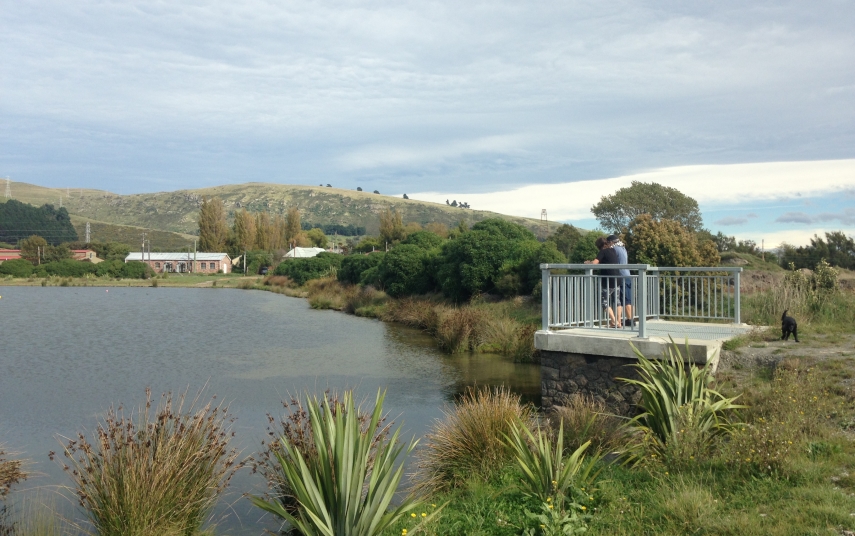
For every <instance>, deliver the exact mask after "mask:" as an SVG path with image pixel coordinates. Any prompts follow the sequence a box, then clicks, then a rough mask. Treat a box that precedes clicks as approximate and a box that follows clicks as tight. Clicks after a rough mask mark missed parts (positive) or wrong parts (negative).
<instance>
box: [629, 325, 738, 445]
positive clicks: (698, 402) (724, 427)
mask: <svg viewBox="0 0 855 536" xmlns="http://www.w3.org/2000/svg"><path fill="white" fill-rule="evenodd" d="M633 350H634V351H635V354H636V355H637V356H638V361H637V363H635V364H634V365H633V367H635V369H636V370H637V371H638V374H639V376H640V378H639V379H637V380H636V379H626V378H622V380H623V381H625V382H626V383H629V384H631V385H635V386H637V387H639V388H640V389H641V401H640V402H639V404H638V405H639V407H640V408H641V409H642V410H643V412H642V413H641V414H640V415H637V416H636V417H634V418H633V419H631V420H630V421H629V422H628V425H629V426H630V428H631V429H634V430H636V431H637V432H639V433H640V434H641V435H642V441H643V444H642V446H644V447H649V448H650V449H652V450H653V451H654V454H656V455H659V456H663V457H665V458H667V459H668V460H672V461H675V462H681V461H684V460H689V459H691V458H690V457H698V456H700V455H703V454H706V453H707V450H708V448H709V446H710V444H711V443H712V441H713V440H714V439H715V438H716V436H719V435H722V434H727V433H729V432H730V431H731V429H732V427H731V423H730V422H729V420H728V417H729V415H730V414H732V413H733V411H734V410H736V409H739V408H742V407H744V406H740V405H737V404H735V403H734V401H735V400H736V398H735V397H734V398H727V397H725V396H724V395H722V394H720V393H719V392H717V391H715V390H713V389H712V386H711V384H712V382H713V377H712V370H711V369H710V366H709V364H707V365H705V366H704V367H703V368H701V367H696V366H694V365H691V364H688V365H687V364H686V363H685V362H684V360H683V356H682V354H681V353H680V348H679V347H678V346H677V344H676V343H674V342H673V341H671V346H669V347H668V350H667V352H666V355H665V356H664V357H665V359H663V360H650V359H647V358H646V357H645V356H644V355H643V354H642V353H641V352H639V351H638V349H636V348H635V347H634V346H633ZM686 353H687V355H688V347H687V351H686ZM686 369H688V372H687V370H686Z"/></svg>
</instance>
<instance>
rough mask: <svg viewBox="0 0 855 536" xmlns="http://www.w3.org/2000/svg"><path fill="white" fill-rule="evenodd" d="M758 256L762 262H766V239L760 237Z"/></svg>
mask: <svg viewBox="0 0 855 536" xmlns="http://www.w3.org/2000/svg"><path fill="white" fill-rule="evenodd" d="M760 257H761V258H762V259H763V262H766V239H765V238H761V239H760Z"/></svg>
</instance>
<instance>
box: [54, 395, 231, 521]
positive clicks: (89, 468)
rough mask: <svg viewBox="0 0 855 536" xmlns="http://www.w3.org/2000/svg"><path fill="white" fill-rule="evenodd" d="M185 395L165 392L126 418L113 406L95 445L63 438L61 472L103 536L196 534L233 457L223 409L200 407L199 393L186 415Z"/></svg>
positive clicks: (226, 478) (228, 476) (80, 437)
mask: <svg viewBox="0 0 855 536" xmlns="http://www.w3.org/2000/svg"><path fill="white" fill-rule="evenodd" d="M185 395H186V393H184V394H181V395H179V396H178V397H177V398H173V396H172V395H171V394H166V395H163V397H162V398H161V400H160V403H159V404H158V405H157V406H156V407H154V408H153V407H152V400H151V390H149V389H147V390H146V403H145V405H144V406H142V407H140V408H139V409H137V410H136V411H135V412H133V413H132V415H131V417H125V415H124V413H123V412H122V410H121V408H119V410H115V409H110V410H109V411H108V412H107V414H106V416H105V418H104V421H103V422H102V423H101V424H100V425H99V426H98V429H97V430H96V433H95V437H94V441H93V442H92V443H90V442H89V440H88V439H87V438H86V436H84V435H83V434H78V436H77V438H76V439H72V440H68V441H67V443H65V445H64V448H63V451H64V455H65V457H66V458H67V459H68V465H64V469H65V470H66V472H67V473H68V474H69V475H70V477H71V479H72V481H73V482H74V484H75V486H76V492H77V496H78V499H79V502H80V505H81V506H82V507H83V508H84V509H85V510H86V513H87V515H88V517H89V520H90V521H91V523H92V525H93V526H94V529H95V531H96V532H97V533H98V534H99V535H101V536H113V535H115V536H119V535H122V536H150V535H152V534H176V535H177V534H182V535H192V534H198V532H199V530H200V528H201V526H202V524H203V523H204V522H205V520H206V518H207V516H208V514H209V512H210V509H211V507H212V506H213V505H214V503H215V502H216V500H217V497H218V495H219V494H220V493H221V492H222V491H223V490H224V489H225V487H226V486H227V485H228V483H229V481H230V480H231V477H232V476H233V475H234V473H235V471H236V470H237V469H238V468H239V467H240V466H241V465H242V464H236V459H237V453H236V452H235V451H234V450H233V449H230V448H229V441H230V440H231V438H232V435H233V434H232V432H231V429H230V428H231V422H232V419H231V418H230V416H229V415H228V408H227V407H225V406H223V405H215V404H214V401H211V402H208V403H207V404H205V405H201V403H200V401H199V399H200V396H201V393H200V394H199V395H197V396H196V398H195V399H194V400H192V402H190V403H189V407H188V408H187V409H186V411H185V410H184V404H185V400H186V396H185Z"/></svg>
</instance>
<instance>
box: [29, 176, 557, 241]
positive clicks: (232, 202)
mask: <svg viewBox="0 0 855 536" xmlns="http://www.w3.org/2000/svg"><path fill="white" fill-rule="evenodd" d="M60 196H62V205H63V206H64V207H66V209H67V210H68V212H69V213H71V214H73V215H74V217H75V218H74V219H75V226H76V225H77V222H79V221H82V222H84V225H85V222H86V221H91V222H95V221H97V222H101V223H103V224H111V225H119V226H130V227H135V228H140V229H156V230H160V231H168V232H171V233H179V234H185V235H186V234H195V233H196V231H197V225H196V218H197V215H198V212H199V204H200V203H201V200H202V197H203V196H208V197H219V198H220V199H222V200H223V202H224V203H225V205H226V209H227V211H228V213H229V217H231V216H232V215H233V214H234V212H235V211H238V210H240V209H241V208H246V209H247V210H249V211H250V212H261V211H266V212H268V213H270V214H274V215H275V214H283V215H284V214H285V212H286V211H287V210H288V208H290V207H292V206H294V207H297V208H298V209H300V213H301V216H302V221H304V222H308V223H318V224H342V225H348V224H351V225H355V226H360V227H365V228H366V230H367V232H368V233H369V234H377V232H378V230H379V217H378V215H379V214H380V213H381V212H382V211H383V210H384V209H386V208H395V209H397V210H398V211H399V212H400V213H401V214H402V215H403V219H404V223H409V222H417V223H420V224H426V223H431V222H438V223H443V224H445V225H447V226H449V227H453V226H455V225H457V223H458V222H459V221H460V220H464V221H465V222H466V223H467V224H468V225H471V224H473V223H475V222H478V221H481V220H483V219H486V218H493V217H500V218H503V219H506V220H508V221H512V222H515V223H519V224H521V225H524V226H526V227H528V228H529V229H531V230H532V231H535V232H537V231H538V229H539V228H540V225H541V222H540V220H537V219H531V218H519V217H516V216H507V215H503V214H497V213H495V212H488V211H483V210H471V209H461V208H457V207H450V206H448V205H442V204H438V203H428V202H425V201H416V200H412V199H401V198H397V197H389V196H385V195H379V194H372V193H368V192H357V191H354V190H343V189H340V188H325V187H320V186H294V185H285V184H269V183H257V182H253V183H247V184H230V185H224V186H216V187H213V188H201V189H197V190H177V191H174V192H157V193H153V194H132V195H118V194H113V193H110V192H105V191H101V190H86V189H71V190H70V191H67V190H64V189H59V188H44V187H42V186H37V185H33V184H26V183H21V182H16V183H12V197H13V198H14V199H17V200H19V201H23V202H26V203H31V204H33V205H39V206H40V205H42V204H44V203H51V204H54V205H57V204H58V203H59V199H60ZM553 227H554V224H553ZM78 232H79V230H78ZM140 232H141V231H140ZM81 234H82V233H81ZM137 234H139V232H138V233H137ZM123 241H124V240H123Z"/></svg>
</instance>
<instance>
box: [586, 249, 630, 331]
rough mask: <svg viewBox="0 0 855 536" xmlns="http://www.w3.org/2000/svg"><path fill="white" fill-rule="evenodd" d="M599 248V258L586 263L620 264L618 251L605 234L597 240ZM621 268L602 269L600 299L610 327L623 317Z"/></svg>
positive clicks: (615, 325) (616, 324)
mask: <svg viewBox="0 0 855 536" xmlns="http://www.w3.org/2000/svg"><path fill="white" fill-rule="evenodd" d="M595 244H596V246H597V249H599V250H600V252H599V253H597V258H596V259H594V260H593V261H585V264H620V260H619V258H618V256H617V252H616V251H615V250H614V249H613V248H612V247H611V242H609V241H608V240H607V239H606V237H605V236H601V237H600V238H598V239H597V241H596V242H595ZM620 275H621V274H620V270H611V269H607V268H604V269H602V270H600V299H601V301H602V304H603V308H604V309H605V310H606V312H607V313H608V315H609V327H612V328H616V327H618V326H619V323H618V318H622V315H623V306H622V303H623V302H622V301H621V298H620V283H619V281H620V280H621V278H620V277H616V276H620ZM613 305H614V306H615V308H616V309H617V317H616V316H615V308H613V307H612V306H613Z"/></svg>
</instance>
